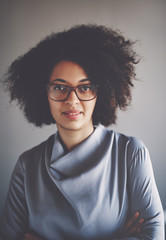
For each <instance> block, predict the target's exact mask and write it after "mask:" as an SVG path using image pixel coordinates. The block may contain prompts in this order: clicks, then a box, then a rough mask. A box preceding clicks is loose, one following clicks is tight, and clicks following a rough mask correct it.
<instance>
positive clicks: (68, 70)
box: [23, 61, 144, 240]
mask: <svg viewBox="0 0 166 240" xmlns="http://www.w3.org/2000/svg"><path fill="white" fill-rule="evenodd" d="M49 82H51V83H53V82H55V83H59V84H64V85H69V86H72V87H75V86H78V85H81V84H89V83H90V81H89V80H87V75H86V73H85V71H84V69H83V68H81V67H80V66H79V65H78V64H76V63H73V62H69V61H62V62H60V63H58V64H57V65H56V66H55V67H54V69H53V71H52V73H51V76H50V79H49ZM48 102H49V107H50V111H51V114H52V116H53V118H54V120H55V122H56V125H57V128H58V131H59V134H60V137H61V139H62V141H63V142H64V144H65V145H66V147H67V148H68V150H69V151H70V150H71V149H73V148H74V147H75V146H77V145H78V144H80V143H81V142H82V141H84V140H85V139H86V138H87V137H89V136H90V135H91V134H92V133H93V131H94V126H93V122H92V114H93V111H94V107H95V104H96V98H95V99H93V100H91V101H87V102H84V101H80V100H79V99H78V98H77V96H76V94H75V93H74V92H73V91H72V92H71V93H70V95H69V97H68V99H67V100H66V101H64V102H56V101H53V100H52V99H51V98H50V97H48ZM70 113H74V115H70ZM143 222H144V219H143V218H140V217H139V212H136V213H135V214H134V215H133V216H132V217H131V218H130V219H129V221H128V222H127V223H126V225H125V227H124V230H123V233H122V234H121V236H120V238H124V237H129V236H132V235H134V234H136V233H139V232H140V231H141V226H142V224H143ZM23 240H42V239H41V238H40V237H38V236H36V235H35V234H30V233H26V234H25V235H24V238H23Z"/></svg>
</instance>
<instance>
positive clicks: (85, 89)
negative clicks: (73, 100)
mask: <svg viewBox="0 0 166 240" xmlns="http://www.w3.org/2000/svg"><path fill="white" fill-rule="evenodd" d="M78 90H79V92H80V93H86V92H88V91H90V90H91V86H90V85H82V86H80V87H78Z"/></svg>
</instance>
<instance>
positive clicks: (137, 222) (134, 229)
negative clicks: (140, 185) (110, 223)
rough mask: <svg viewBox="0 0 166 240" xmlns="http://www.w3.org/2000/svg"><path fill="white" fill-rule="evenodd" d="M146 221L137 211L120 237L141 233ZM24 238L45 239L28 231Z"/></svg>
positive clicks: (27, 239) (31, 239)
mask: <svg viewBox="0 0 166 240" xmlns="http://www.w3.org/2000/svg"><path fill="white" fill-rule="evenodd" d="M143 222H144V218H139V212H138V211H137V212H135V214H134V215H133V216H132V217H131V219H129V221H128V222H127V223H126V225H125V227H124V230H123V233H122V234H121V236H119V239H123V238H124V237H130V236H132V235H135V234H136V233H139V232H140V231H141V225H142V224H143ZM23 240H43V239H42V238H40V237H38V236H36V235H35V234H31V233H26V234H25V235H24V238H23Z"/></svg>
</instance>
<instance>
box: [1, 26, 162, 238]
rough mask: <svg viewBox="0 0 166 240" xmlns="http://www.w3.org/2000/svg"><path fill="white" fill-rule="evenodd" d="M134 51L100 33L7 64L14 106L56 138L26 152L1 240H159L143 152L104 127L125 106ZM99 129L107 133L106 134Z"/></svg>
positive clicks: (53, 42) (54, 38) (58, 37)
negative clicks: (49, 129) (49, 128)
mask: <svg viewBox="0 0 166 240" xmlns="http://www.w3.org/2000/svg"><path fill="white" fill-rule="evenodd" d="M132 45H133V43H132V42H131V41H129V40H125V39H124V37H123V36H122V35H121V34H119V33H117V32H115V31H113V30H111V29H109V28H106V27H103V26H95V25H87V26H86V25H81V26H76V27H74V28H72V29H70V30H68V31H64V32H60V33H57V34H52V35H51V36H48V37H47V38H46V39H44V40H43V41H41V42H40V43H39V44H38V45H37V46H36V47H35V48H32V49H31V50H30V51H29V52H28V53H26V54H25V55H23V56H21V57H19V58H18V59H17V60H16V61H14V62H13V63H12V65H11V66H10V68H9V71H8V75H7V77H6V79H5V81H6V86H7V89H8V90H9V91H10V93H11V100H17V103H18V104H19V106H20V107H21V109H22V110H23V111H24V114H25V116H26V118H27V119H28V121H29V122H31V123H34V124H35V125H36V126H41V125H42V124H47V125H49V124H52V123H56V126H57V130H58V131H57V132H56V133H55V134H54V135H52V136H51V137H50V138H49V139H48V140H46V141H45V142H43V143H41V144H40V145H38V146H36V147H34V148H33V149H31V150H28V151H26V152H25V153H23V154H22V155H21V156H20V158H19V160H18V162H17V164H16V167H15V169H14V172H13V174H12V178H11V182H10V187H9V191H8V195H7V199H6V204H5V207H4V211H3V215H2V218H1V226H0V233H1V235H0V236H1V238H2V239H7V240H10V239H48V240H56V239H57V240H68V239H72V240H73V239H77V240H79V239H96V240H97V239H102V240H105V239H109V240H110V239H112V240H115V239H159V240H163V239H164V223H163V212H162V206H161V202H160V199H159V195H158V191H157V188H156V184H155V181H154V177H153V171H152V167H151V162H150V157H149V153H148V150H147V148H146V147H145V145H144V144H143V143H142V142H141V141H139V140H138V139H136V138H134V137H128V136H125V135H123V134H120V133H116V132H114V131H112V130H109V129H106V128H105V127H104V126H108V125H111V124H113V123H115V122H116V115H117V109H118V108H120V109H125V108H126V107H127V106H128V105H129V103H130V99H131V87H132V86H133V79H134V77H135V71H134V64H136V63H137V62H138V61H137V56H136V54H135V52H134V51H133V50H132ZM103 125H104V126H103Z"/></svg>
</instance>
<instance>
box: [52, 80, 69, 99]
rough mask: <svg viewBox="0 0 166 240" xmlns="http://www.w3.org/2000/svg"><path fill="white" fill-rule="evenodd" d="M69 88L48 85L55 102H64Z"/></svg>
mask: <svg viewBox="0 0 166 240" xmlns="http://www.w3.org/2000/svg"><path fill="white" fill-rule="evenodd" d="M69 90H70V89H69V88H68V87H67V86H64V85H60V84H50V85H48V95H49V96H50V98H52V99H53V100H55V101H63V100H65V99H66V97H67V95H68V92H69Z"/></svg>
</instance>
